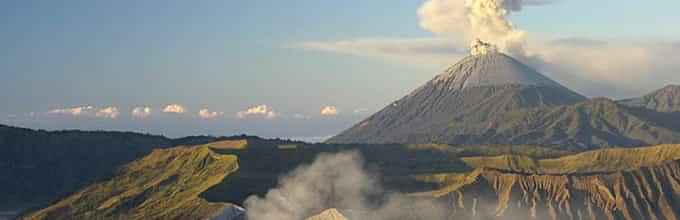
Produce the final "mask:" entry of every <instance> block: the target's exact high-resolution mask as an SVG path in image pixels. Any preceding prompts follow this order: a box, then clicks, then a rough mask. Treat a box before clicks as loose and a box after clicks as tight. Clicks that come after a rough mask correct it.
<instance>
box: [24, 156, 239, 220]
mask: <svg viewBox="0 0 680 220" xmlns="http://www.w3.org/2000/svg"><path fill="white" fill-rule="evenodd" d="M238 167H239V166H238V163H237V158H236V157H235V156H233V155H219V154H216V153H214V152H213V151H212V150H210V149H209V148H208V147H175V148H170V149H165V150H154V151H153V152H152V153H151V154H149V155H148V156H146V157H144V158H142V159H140V160H137V161H134V162H132V163H130V164H128V165H126V166H125V167H124V168H123V169H122V170H121V171H120V173H119V174H117V175H116V176H115V177H113V178H112V179H111V180H108V181H105V182H101V183H97V184H94V185H92V186H89V187H87V188H85V189H83V190H81V191H79V192H77V193H75V194H73V195H71V196H69V197H67V198H65V199H63V200H61V201H59V202H57V203H55V204H53V205H51V206H49V207H47V208H45V209H42V210H40V211H37V212H35V213H33V214H30V215H29V216H26V219H206V218H210V217H214V216H219V215H220V214H222V213H223V210H225V209H230V208H231V206H232V205H230V204H223V203H209V202H207V201H205V200H204V199H202V198H199V197H198V196H199V194H201V193H203V192H204V191H205V190H207V189H208V188H210V187H212V186H213V185H215V184H218V183H220V182H221V181H222V180H223V179H224V177H226V176H227V175H229V174H230V173H233V172H235V171H236V170H237V169H238Z"/></svg>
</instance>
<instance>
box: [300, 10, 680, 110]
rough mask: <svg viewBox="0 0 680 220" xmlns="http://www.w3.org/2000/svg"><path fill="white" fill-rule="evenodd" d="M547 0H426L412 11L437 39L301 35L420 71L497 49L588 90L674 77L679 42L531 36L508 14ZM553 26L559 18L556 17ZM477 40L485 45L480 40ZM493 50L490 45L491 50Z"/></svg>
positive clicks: (318, 46)
mask: <svg viewBox="0 0 680 220" xmlns="http://www.w3.org/2000/svg"><path fill="white" fill-rule="evenodd" d="M551 2H553V1H549V0H534V1H530V0H427V1H425V2H424V3H423V4H422V5H421V7H420V8H419V9H418V10H417V14H418V17H419V23H420V26H421V27H422V28H424V29H425V30H428V31H430V32H432V33H434V34H435V35H437V36H436V38H429V39H424V38H416V39H404V38H401V39H390V38H377V39H376V38H374V39H368V40H367V39H355V40H342V41H329V42H319V41H316V42H307V43H302V44H300V45H301V47H302V48H304V49H312V50H320V51H327V52H333V53H342V54H349V55H357V56H370V57H378V58H387V59H391V60H394V61H396V62H399V63H409V64H411V63H416V64H418V65H420V66H422V67H426V68H427V69H426V70H428V71H429V70H430V68H441V67H442V66H444V65H451V64H452V63H455V62H456V61H457V60H460V58H462V57H463V56H466V55H467V53H465V51H466V50H467V49H466V48H467V46H468V45H472V48H471V51H470V52H472V53H473V54H479V53H484V52H488V51H490V50H489V48H492V47H489V46H490V45H496V46H497V48H498V50H499V51H501V52H505V53H508V54H509V55H511V56H513V57H515V58H517V59H519V60H521V61H523V62H524V63H526V64H529V65H530V66H532V67H534V68H536V69H538V70H539V71H541V72H543V73H545V74H546V75H548V76H549V77H552V78H554V79H556V80H557V81H559V82H560V83H563V84H565V85H566V86H567V87H570V88H572V89H574V90H576V91H577V92H580V93H583V94H584V95H587V96H609V97H612V98H627V97H633V96H640V95H642V94H645V93H647V92H651V91H653V90H655V89H658V88H661V87H663V86H665V85H668V84H679V83H680V74H678V73H679V72H680V62H678V60H680V53H678V52H677V51H678V50H680V41H660V40H647V41H637V42H634V41H629V40H625V39H619V40H607V41H603V40H597V39H585V38H578V37H575V38H566V39H549V38H544V37H542V36H538V37H536V36H533V37H529V36H528V35H529V34H528V33H526V32H525V31H523V30H521V29H519V28H517V26H515V25H514V24H513V23H512V22H510V21H509V17H508V16H509V15H510V14H512V13H518V12H521V11H522V9H523V7H525V6H536V5H542V4H548V3H551ZM556 25H559V24H556ZM476 39H480V40H481V41H480V42H488V43H490V45H484V46H483V47H479V45H482V44H479V43H478V42H477V41H476ZM492 50H493V49H492Z"/></svg>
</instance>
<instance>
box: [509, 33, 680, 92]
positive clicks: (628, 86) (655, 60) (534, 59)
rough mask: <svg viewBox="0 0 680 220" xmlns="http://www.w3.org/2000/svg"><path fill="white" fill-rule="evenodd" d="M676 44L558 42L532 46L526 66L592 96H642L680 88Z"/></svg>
mask: <svg viewBox="0 0 680 220" xmlns="http://www.w3.org/2000/svg"><path fill="white" fill-rule="evenodd" d="M675 43H676V42H660V41H657V42H631V41H609V42H607V41H600V40H592V39H583V38H579V39H576V38H570V39H558V40H552V41H545V42H539V41H536V43H534V44H532V46H530V47H527V52H528V54H529V56H527V57H524V58H520V59H522V60H523V61H524V62H525V63H528V64H529V65H531V66H533V67H535V68H537V69H539V70H541V71H542V72H545V73H547V74H549V75H550V76H551V77H553V78H555V79H557V80H558V81H560V82H563V83H565V84H566V85H567V86H569V87H572V88H574V89H576V90H577V91H580V92H583V93H585V94H587V95H590V96H614V97H615V98H622V97H627V96H639V95H642V94H643V93H647V92H650V91H652V90H654V89H658V88H660V87H663V86H665V85H667V84H673V83H680V74H678V73H679V72H680V62H677V61H678V60H680V54H678V53H677V52H676V49H674V48H673V45H674V44H675Z"/></svg>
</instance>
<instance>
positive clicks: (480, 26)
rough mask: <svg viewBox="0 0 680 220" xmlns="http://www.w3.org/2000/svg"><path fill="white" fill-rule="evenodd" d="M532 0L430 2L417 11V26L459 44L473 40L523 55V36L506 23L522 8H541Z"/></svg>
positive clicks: (448, 0)
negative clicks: (535, 6) (454, 40)
mask: <svg viewBox="0 0 680 220" xmlns="http://www.w3.org/2000/svg"><path fill="white" fill-rule="evenodd" d="M544 3H548V1H545V0H543V1H541V0H534V1H523V0H429V1H427V2H425V3H424V4H423V5H422V6H421V7H420V9H418V16H419V17H420V26H421V27H423V28H424V29H426V30H428V31H430V32H432V33H435V34H441V35H454V36H455V37H456V40H457V41H459V42H458V43H461V44H469V43H470V42H472V41H473V40H474V39H477V38H478V39H480V40H482V41H484V42H489V43H491V44H494V45H497V46H498V47H499V49H500V50H501V51H503V52H508V53H511V54H516V55H524V50H523V44H524V42H525V39H526V33H525V32H524V31H521V30H517V29H516V28H515V27H514V26H513V25H512V23H511V22H510V21H509V20H508V18H507V16H508V15H510V13H511V12H513V11H515V12H517V11H520V10H522V6H523V5H540V4H544Z"/></svg>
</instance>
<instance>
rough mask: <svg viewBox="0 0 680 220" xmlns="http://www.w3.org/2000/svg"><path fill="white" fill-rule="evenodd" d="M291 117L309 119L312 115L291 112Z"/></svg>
mask: <svg viewBox="0 0 680 220" xmlns="http://www.w3.org/2000/svg"><path fill="white" fill-rule="evenodd" d="M293 118H295V119H311V118H312V117H311V116H309V115H305V114H302V113H296V114H293Z"/></svg>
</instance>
